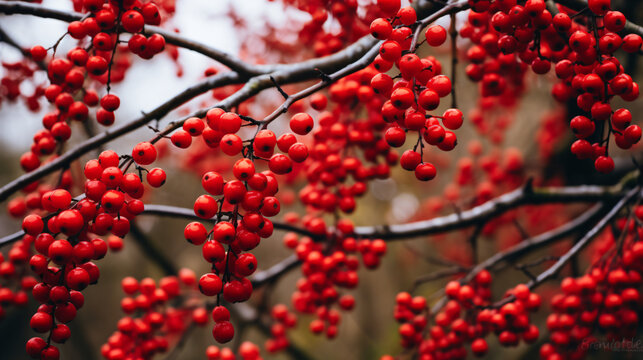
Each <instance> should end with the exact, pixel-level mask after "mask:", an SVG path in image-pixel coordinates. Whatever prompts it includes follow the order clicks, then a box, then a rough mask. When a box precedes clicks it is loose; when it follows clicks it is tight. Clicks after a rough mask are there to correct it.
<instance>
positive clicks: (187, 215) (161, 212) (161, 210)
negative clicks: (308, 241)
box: [0, 204, 316, 244]
mask: <svg viewBox="0 0 643 360" xmlns="http://www.w3.org/2000/svg"><path fill="white" fill-rule="evenodd" d="M141 215H158V216H167V217H174V218H181V219H191V220H199V221H209V222H215V221H216V219H210V220H204V219H202V218H200V217H198V216H196V215H195V214H194V211H193V210H192V209H188V208H182V207H178V206H171V205H148V204H146V205H145V211H143V213H142V214H141ZM272 224H273V226H274V228H275V229H278V230H283V231H292V232H296V233H298V234H300V235H304V236H310V237H312V238H314V237H316V235H315V234H313V233H311V232H310V231H308V230H306V229H302V228H299V227H296V226H293V225H290V224H287V223H282V222H279V221H273V222H272ZM0 244H1V243H0Z"/></svg>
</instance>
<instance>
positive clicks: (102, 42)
mask: <svg viewBox="0 0 643 360" xmlns="http://www.w3.org/2000/svg"><path fill="white" fill-rule="evenodd" d="M81 3H82V8H81V9H78V11H81V10H82V11H88V12H89V13H90V14H91V16H89V17H87V18H85V19H84V20H82V21H72V22H71V23H69V25H68V27H67V32H68V33H69V35H70V36H71V37H72V38H74V39H77V40H83V39H85V37H86V36H89V37H91V38H92V45H93V47H94V48H95V49H96V50H99V51H108V52H111V51H112V50H113V49H114V47H115V46H116V45H117V40H118V35H119V33H120V32H128V33H131V34H132V36H131V37H130V38H129V40H128V41H127V45H128V46H127V47H128V48H129V50H130V51H131V52H132V53H134V54H136V55H138V56H140V57H141V58H143V59H151V58H152V57H153V56H154V55H156V54H158V53H160V52H162V51H163V49H164V47H165V39H164V38H163V36H161V35H158V34H153V35H151V36H150V37H149V38H148V37H145V35H143V34H142V32H143V27H144V26H145V25H160V24H161V14H160V12H159V8H158V6H157V5H156V4H155V3H154V2H147V3H143V1H140V0H126V1H121V2H113V1H107V2H106V1H104V0H83V1H82V2H81ZM107 55H108V56H107V58H106V60H109V53H108V54H107ZM112 55H114V54H112ZM88 70H89V69H88ZM97 75H100V74H97Z"/></svg>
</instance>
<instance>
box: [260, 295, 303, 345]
mask: <svg viewBox="0 0 643 360" xmlns="http://www.w3.org/2000/svg"><path fill="white" fill-rule="evenodd" d="M270 314H271V316H272V320H273V321H274V324H272V326H271V327H270V335H271V338H270V339H268V340H266V344H265V348H266V351H268V352H270V353H276V352H279V351H281V350H284V349H286V348H287V347H288V345H290V342H289V341H288V338H287V337H286V331H287V330H289V329H292V328H293V327H295V325H297V315H295V314H294V313H292V312H290V311H288V307H287V306H286V305H284V304H277V305H275V306H273V307H272V310H271V312H270Z"/></svg>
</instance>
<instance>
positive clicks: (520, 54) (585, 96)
mask: <svg viewBox="0 0 643 360" xmlns="http://www.w3.org/2000/svg"><path fill="white" fill-rule="evenodd" d="M470 4H471V8H472V11H471V12H470V13H469V17H468V23H467V24H466V25H465V26H464V27H462V29H461V30H460V35H461V36H463V37H466V38H469V39H471V40H472V42H473V43H474V45H473V46H472V47H470V48H469V50H468V51H467V58H468V60H469V61H470V62H471V64H469V65H468V66H467V75H468V76H469V78H470V79H472V80H473V81H476V82H480V86H481V94H482V95H483V97H484V96H503V95H505V94H509V93H510V92H513V91H514V90H513V89H514V88H515V87H516V86H518V88H521V87H522V84H521V83H522V75H523V74H524V73H525V69H527V68H528V67H529V68H531V70H532V71H533V72H534V73H536V74H546V73H548V72H549V71H550V70H551V68H552V64H554V66H553V68H554V71H555V73H556V76H557V77H558V79H559V80H560V81H559V82H558V83H557V84H556V85H555V86H554V87H553V89H552V95H553V97H554V98H555V99H556V100H557V101H560V102H562V103H566V102H567V101H569V100H570V99H576V103H577V105H578V107H579V108H580V109H581V110H582V111H583V112H584V113H585V115H579V116H576V117H574V118H573V119H571V122H570V127H571V129H572V131H573V132H574V134H575V135H576V137H577V138H578V140H577V141H576V142H575V143H574V144H573V145H572V147H571V151H572V153H574V154H575V155H576V156H577V157H578V158H579V159H587V158H589V159H593V160H594V161H595V162H594V165H595V167H596V170H598V171H599V172H602V173H609V172H611V171H612V170H613V168H614V161H613V159H612V158H611V157H610V156H609V154H608V145H609V141H610V137H611V135H612V134H614V141H615V143H616V145H617V146H618V147H620V148H622V149H629V148H630V147H632V146H633V145H634V144H637V143H638V142H639V140H640V138H641V128H640V127H639V126H638V125H631V120H632V115H631V113H630V111H629V110H627V109H624V108H621V109H617V110H612V107H611V105H610V102H611V100H612V99H613V98H614V97H615V96H619V97H621V98H622V99H623V100H626V101H633V100H635V99H636V98H637V97H638V94H639V90H638V84H636V83H635V82H633V81H632V78H631V77H630V76H629V75H627V74H626V73H625V72H624V70H623V67H622V66H621V64H620V62H619V60H618V59H617V58H616V57H614V53H615V52H616V51H617V50H619V49H623V50H625V51H626V52H637V51H639V50H640V49H641V43H642V40H641V37H640V36H639V35H636V34H629V35H626V36H623V37H621V36H620V35H618V32H620V31H621V30H623V28H624V27H625V21H626V19H625V16H624V15H623V14H622V13H620V12H618V11H610V1H609V0H607V1H605V0H596V1H590V2H589V10H590V12H589V14H574V13H573V12H572V11H570V10H569V9H567V8H564V7H560V6H559V7H558V8H557V9H556V10H557V11H559V12H558V13H557V14H552V13H550V12H549V10H547V8H546V4H545V1H544V0H529V1H527V2H526V3H525V4H524V5H519V4H517V3H516V1H494V2H493V3H491V2H490V1H486V0H481V1H470ZM577 15H578V16H577ZM581 15H582V16H581ZM509 84H513V85H514V86H509ZM503 97H507V98H514V99H515V94H510V95H509V96H503ZM472 120H474V118H473V117H472ZM480 120H482V119H480ZM473 123H475V124H478V123H479V124H482V123H483V122H482V121H473ZM481 126H482V125H481Z"/></svg>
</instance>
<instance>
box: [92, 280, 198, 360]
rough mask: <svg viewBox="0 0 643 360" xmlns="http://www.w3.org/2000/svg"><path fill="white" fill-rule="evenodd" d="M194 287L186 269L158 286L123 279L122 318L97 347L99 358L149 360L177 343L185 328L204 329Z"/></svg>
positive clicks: (154, 283) (150, 281)
mask: <svg viewBox="0 0 643 360" xmlns="http://www.w3.org/2000/svg"><path fill="white" fill-rule="evenodd" d="M196 284H197V281H196V275H195V274H194V272H193V271H191V270H188V269H181V270H180V271H179V275H178V276H167V277H164V278H162V279H161V280H160V281H159V283H158V284H157V283H156V281H154V280H153V279H151V278H144V279H141V280H140V281H138V280H136V279H135V278H133V277H126V278H124V279H123V280H122V281H121V287H122V289H123V292H124V293H125V294H126V296H125V297H124V298H123V299H122V301H121V308H122V310H123V312H124V313H125V314H126V315H125V316H124V317H122V318H121V319H120V320H118V325H117V328H118V330H117V331H115V332H114V333H113V334H112V335H111V336H110V337H109V339H108V340H107V343H105V344H104V345H103V346H102V347H101V354H102V355H103V357H104V358H105V359H108V360H116V359H151V358H152V357H153V356H154V355H156V354H160V353H164V352H166V351H167V350H168V349H169V348H170V345H171V344H172V343H173V342H176V341H178V339H179V338H180V336H181V334H182V333H183V332H184V331H185V330H186V328H187V327H188V326H189V324H191V323H193V324H196V325H198V326H203V325H205V324H206V323H207V322H208V314H207V311H206V309H205V307H203V306H201V305H199V304H200V302H199V301H198V299H195V297H194V296H195V295H197V294H198V293H197V292H196ZM177 299H180V304H181V305H179V306H177V305H176V303H177V301H175V300H177ZM195 304H197V305H195Z"/></svg>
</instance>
